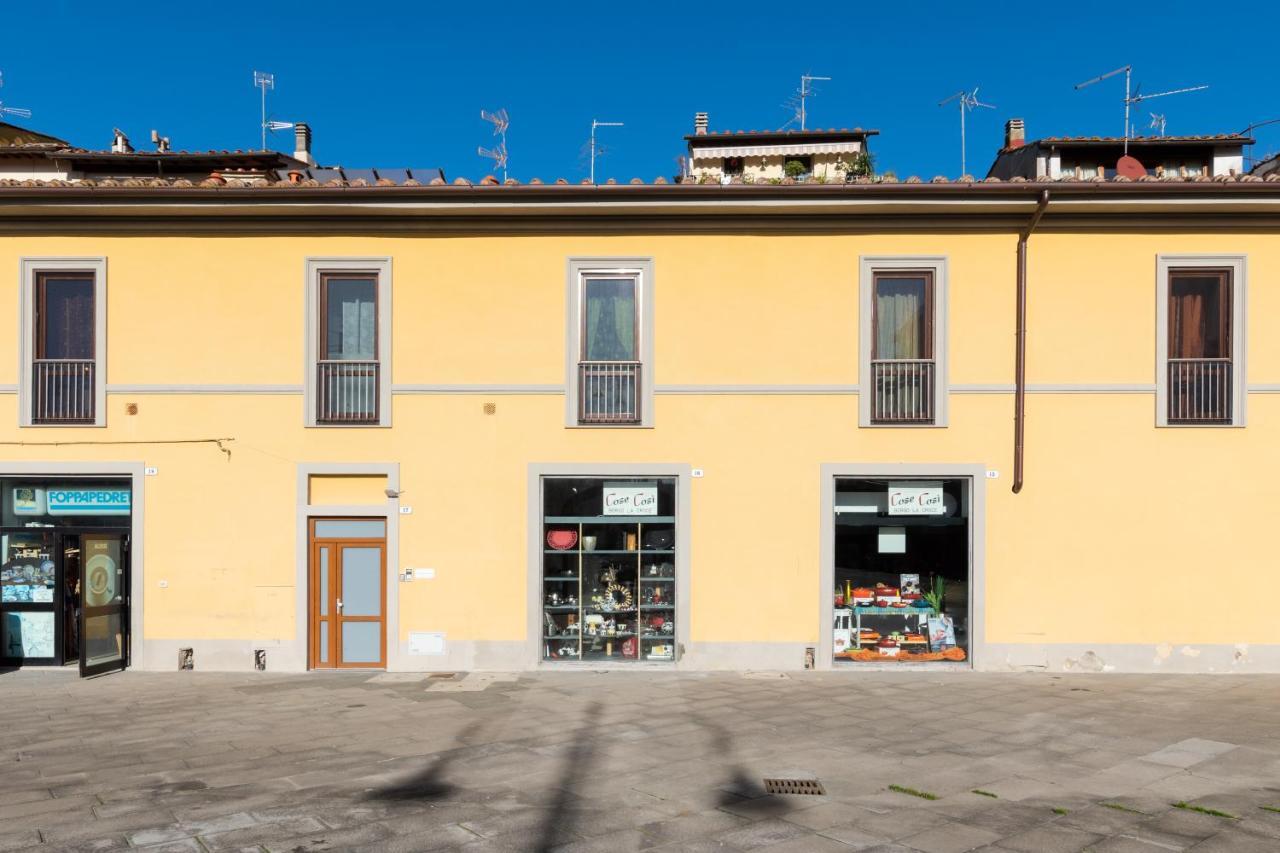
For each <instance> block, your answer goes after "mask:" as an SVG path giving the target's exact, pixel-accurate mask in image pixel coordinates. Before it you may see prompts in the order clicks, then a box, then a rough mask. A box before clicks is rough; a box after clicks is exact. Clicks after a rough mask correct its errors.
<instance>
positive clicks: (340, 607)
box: [338, 598, 342, 613]
mask: <svg viewBox="0 0 1280 853" xmlns="http://www.w3.org/2000/svg"><path fill="white" fill-rule="evenodd" d="M338 612H339V613H341V612H342V599H341V598H339V599H338Z"/></svg>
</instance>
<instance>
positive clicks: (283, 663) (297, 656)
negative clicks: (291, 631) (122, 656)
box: [131, 639, 307, 672]
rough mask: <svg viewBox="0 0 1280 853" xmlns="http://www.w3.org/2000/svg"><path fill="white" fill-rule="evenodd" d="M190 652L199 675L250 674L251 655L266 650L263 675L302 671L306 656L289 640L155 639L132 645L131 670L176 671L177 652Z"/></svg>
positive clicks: (305, 669) (251, 669) (304, 669)
mask: <svg viewBox="0 0 1280 853" xmlns="http://www.w3.org/2000/svg"><path fill="white" fill-rule="evenodd" d="M179 649H191V650H192V652H193V655H194V658H195V667H194V668H195V669H196V670H197V671H202V672H251V671H253V652H254V650H255V649H266V652H267V672H306V671H307V659H306V654H305V652H303V651H302V650H300V649H298V647H297V644H296V643H294V642H293V641H292V640H156V639H148V640H147V641H146V642H145V643H141V644H139V643H137V642H135V643H134V644H133V666H132V667H131V668H132V669H140V670H146V671H148V672H177V670H178V650H179Z"/></svg>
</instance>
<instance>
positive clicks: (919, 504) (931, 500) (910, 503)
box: [889, 480, 946, 515]
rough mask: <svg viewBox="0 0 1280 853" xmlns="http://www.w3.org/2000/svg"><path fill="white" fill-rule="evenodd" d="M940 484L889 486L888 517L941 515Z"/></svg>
mask: <svg viewBox="0 0 1280 853" xmlns="http://www.w3.org/2000/svg"><path fill="white" fill-rule="evenodd" d="M945 512H946V506H945V504H944V503H943V500H942V483H936V482H923V481H918V480H917V481H908V482H905V483H890V484H889V515H942V514H943V513H945Z"/></svg>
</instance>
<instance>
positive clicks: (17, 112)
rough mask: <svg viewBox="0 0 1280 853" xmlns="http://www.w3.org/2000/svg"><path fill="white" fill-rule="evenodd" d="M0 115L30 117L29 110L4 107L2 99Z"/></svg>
mask: <svg viewBox="0 0 1280 853" xmlns="http://www.w3.org/2000/svg"><path fill="white" fill-rule="evenodd" d="M0 86H4V72H3V71H0ZM0 115H7V116H18V117H19V118H31V110H24V109H22V108H21V107H6V106H5V105H4V102H3V101H0Z"/></svg>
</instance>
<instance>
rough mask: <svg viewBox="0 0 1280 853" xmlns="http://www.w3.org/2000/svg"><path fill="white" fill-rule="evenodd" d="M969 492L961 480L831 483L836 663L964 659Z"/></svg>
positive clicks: (967, 584) (965, 656)
mask: <svg viewBox="0 0 1280 853" xmlns="http://www.w3.org/2000/svg"><path fill="white" fill-rule="evenodd" d="M968 490H969V484H968V481H967V480H884V479H857V478H839V479H837V481H836V500H835V537H836V541H835V581H836V585H835V589H834V590H833V593H832V594H833V597H834V610H833V629H832V630H833V634H832V639H833V642H832V652H833V655H834V657H835V661H836V662H837V663H845V662H875V663H889V662H893V663H911V662H917V663H919V662H929V661H932V662H939V661H951V662H961V661H965V660H966V659H967V657H968V648H969V555H970V540H969V537H970V533H969V499H968Z"/></svg>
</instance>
